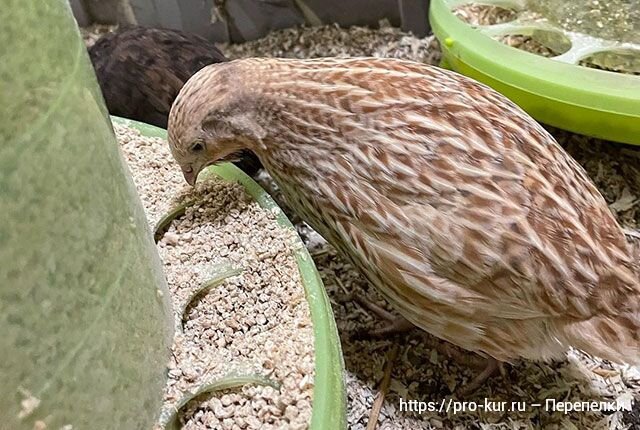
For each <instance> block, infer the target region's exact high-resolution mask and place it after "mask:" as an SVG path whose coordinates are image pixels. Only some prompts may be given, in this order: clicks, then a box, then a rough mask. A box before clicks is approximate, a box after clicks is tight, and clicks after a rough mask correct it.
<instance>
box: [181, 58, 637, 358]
mask: <svg viewBox="0 0 640 430" xmlns="http://www.w3.org/2000/svg"><path fill="white" fill-rule="evenodd" d="M169 139H170V144H171V146H172V151H173V154H174V156H175V158H176V159H177V161H178V162H179V163H180V164H181V165H182V166H183V170H184V171H185V177H187V179H188V180H190V182H192V181H193V180H195V176H196V175H197V173H198V171H199V170H200V169H202V167H204V166H205V165H207V164H210V163H212V162H215V161H218V160H221V159H224V158H225V157H228V156H229V155H230V154H232V153H234V152H235V151H238V150H240V149H244V148H249V149H251V150H253V151H254V152H255V153H256V154H257V155H258V157H259V158H260V160H261V161H262V163H263V165H264V166H265V167H266V169H267V170H268V171H269V172H270V173H271V174H272V176H273V177H274V178H275V179H276V181H277V182H278V184H279V185H280V186H281V188H282V190H283V192H284V193H285V195H286V196H287V199H288V201H289V202H290V204H291V206H292V207H293V209H295V210H296V211H297V212H298V213H299V215H300V216H301V217H302V218H303V219H305V220H306V221H308V222H309V223H310V224H311V225H312V226H313V227H314V228H315V229H316V230H317V231H318V232H319V233H321V234H322V235H323V236H324V237H325V238H326V239H327V240H329V242H331V243H332V244H333V245H334V246H336V248H338V249H339V250H340V251H341V252H342V253H343V254H344V255H345V256H347V257H348V258H349V259H350V260H351V261H352V263H353V264H354V265H355V267H357V268H358V269H359V270H360V271H361V272H362V273H363V274H364V276H366V278H367V279H368V280H369V281H370V282H371V283H372V284H373V285H375V286H376V287H377V288H379V290H380V291H381V292H382V293H383V295H384V296H385V297H386V298H387V299H388V300H389V302H390V303H392V305H394V306H395V307H396V309H397V310H398V311H399V312H400V313H401V314H402V315H403V316H404V317H406V318H407V319H408V320H410V321H411V322H413V323H414V324H416V325H417V326H419V327H421V328H423V329H424V330H426V331H428V332H430V333H432V334H434V335H436V336H438V337H440V338H442V339H445V340H447V341H450V342H452V343H454V344H456V345H459V346H461V347H463V348H465V349H468V350H471V351H476V352H479V353H482V354H486V355H489V356H491V357H494V358H496V359H498V360H503V361H511V360H513V359H516V358H519V357H524V358H528V359H550V358H554V357H558V356H560V355H561V354H562V353H563V352H564V351H565V350H566V349H567V348H568V346H569V345H573V346H575V347H578V348H580V349H583V350H585V351H587V352H590V353H593V354H595V355H599V356H601V357H603V358H607V359H611V360H614V361H618V362H629V363H639V362H640V282H639V281H638V273H639V266H638V262H637V261H636V260H635V259H634V258H633V257H632V250H631V249H630V247H629V245H628V244H627V242H626V240H625V237H624V235H623V232H622V230H621V228H620V227H619V226H618V225H617V223H616V221H615V219H614V218H613V216H612V214H611V213H610V212H609V210H608V208H607V205H606V203H605V201H604V199H603V198H602V196H601V195H600V194H599V192H598V191H597V189H596V188H595V186H594V185H593V184H592V183H591V182H590V180H589V178H588V177H587V175H586V173H585V172H584V170H583V169H582V168H581V167H580V166H579V165H578V164H577V163H576V162H575V161H574V160H573V159H572V158H571V157H570V156H569V155H568V154H566V152H565V151H564V150H563V149H562V148H561V147H560V146H559V145H558V144H557V143H556V142H555V141H554V139H553V138H552V137H551V135H549V134H548V133H547V132H546V131H545V130H544V129H543V128H542V127H541V126H540V125H539V124H537V123H536V122H535V121H534V120H533V119H532V118H530V117H529V116H528V115H527V114H525V113H524V112H523V111H522V110H520V109H519V108H518V107H517V106H515V105H514V104H513V103H511V102H510V101H509V100H507V99H506V98H505V97H503V96H501V95H500V94H498V93H497V92H495V91H493V90H491V89H490V88H488V87H486V86H484V85H481V84H479V83H477V82H475V81H473V80H470V79H468V78H466V77H463V76H461V75H458V74H455V73H452V72H449V71H445V70H442V69H439V68H435V67H431V66H427V65H423V64H418V63H412V62H407V61H400V60H392V59H374V58H361V59H319V60H277V59H247V60H239V61H234V62H231V63H228V64H225V65H215V66H210V67H207V68H205V69H204V70H202V71H201V72H199V73H198V74H197V75H195V76H194V77H193V78H192V79H191V80H190V81H189V82H188V83H187V84H186V85H185V87H184V88H183V90H182V91H181V93H180V95H179V96H178V98H177V100H176V102H175V103H174V105H173V108H172V111H171V115H170V119H169ZM194 142H200V143H201V144H202V145H203V146H204V149H203V150H201V151H191V150H190V148H191V147H192V145H193V144H194Z"/></svg>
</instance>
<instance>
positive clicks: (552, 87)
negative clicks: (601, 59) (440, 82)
mask: <svg viewBox="0 0 640 430" xmlns="http://www.w3.org/2000/svg"><path fill="white" fill-rule="evenodd" d="M469 3H476V4H482V5H495V6H500V7H503V8H512V9H515V10H522V9H523V8H524V7H525V4H524V2H523V1H517V0H512V1H508V0H502V1H500V0H492V1H487V0H484V1H477V2H471V1H469V0H431V8H430V20H431V26H432V28H433V31H434V33H435V35H436V37H437V38H438V39H439V40H440V42H441V44H442V50H443V56H444V58H443V66H445V67H449V68H452V69H453V70H455V71H457V72H460V73H463V74H465V75H467V76H470V77H472V78H474V79H477V80H478V81H481V82H484V83H485V84H487V85H489V86H491V87H492V88H494V89H496V90H497V91H499V92H501V93H502V94H504V95H505V96H507V97H509V98H510V99H511V100H513V101H514V102H515V103H517V104H518V105H519V106H520V107H522V108H523V109H524V110H526V111H527V112H528V113H529V114H530V115H531V116H533V117H534V118H536V119H537V120H538V121H540V122H543V123H546V124H549V125H553V126H556V127H559V128H563V129H565V130H569V131H572V132H576V133H581V134H585V135H589V136H593V137H598V138H601V139H606V140H613V141H617V142H623V143H630V144H635V145H640V76H637V75H633V74H626V73H617V72H611V71H606V70H599V69H594V68H589V67H583V66H580V65H578V63H579V62H580V61H582V60H583V59H585V58H587V57H590V56H593V55H594V54H595V55H600V54H607V53H617V54H619V55H620V56H621V58H625V61H626V62H627V63H628V64H630V67H632V69H631V70H630V71H631V72H635V73H637V71H636V70H635V69H633V68H634V67H637V65H638V61H640V60H639V59H640V46H639V45H637V44H635V43H630V42H617V41H610V40H605V39H601V38H599V37H597V36H590V35H586V34H584V33H579V32H573V31H569V30H566V29H562V28H560V27H557V26H556V25H554V24H553V23H551V22H548V21H539V22H538V21H535V20H526V19H516V20H514V21H511V22H507V23H501V24H496V25H487V26H475V27H474V26H471V25H469V24H467V23H465V22H463V21H462V20H460V19H459V18H458V17H456V16H455V15H454V13H453V12H452V11H453V9H455V8H456V7H458V6H461V5H464V4H469ZM536 32H537V33H538V34H540V33H541V32H546V33H549V34H556V35H558V36H559V37H557V38H556V39H558V40H563V41H567V42H568V43H567V45H568V44H570V47H569V48H568V49H565V50H563V51H564V52H562V53H561V54H560V55H558V56H555V57H543V56H539V55H536V54H533V53H529V52H525V51H522V50H519V49H516V48H513V47H510V46H507V45H505V44H503V43H501V42H500V41H498V40H496V39H494V38H493V37H497V36H504V35H524V36H531V35H534V34H536Z"/></svg>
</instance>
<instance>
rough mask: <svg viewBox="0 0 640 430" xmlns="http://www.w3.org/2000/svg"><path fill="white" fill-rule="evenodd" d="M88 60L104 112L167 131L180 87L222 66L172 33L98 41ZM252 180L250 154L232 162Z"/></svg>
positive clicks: (134, 31) (128, 33)
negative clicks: (203, 71) (209, 67)
mask: <svg viewBox="0 0 640 430" xmlns="http://www.w3.org/2000/svg"><path fill="white" fill-rule="evenodd" d="M89 56H90V57H91V62H92V63H93V67H94V69H95V72H96V76H97V78H98V82H99V83H100V88H101V89H102V94H103V96H104V99H105V102H106V104H107V108H108V109H109V113H110V114H112V115H117V116H121V117H124V118H129V119H133V120H136V121H141V122H145V123H147V124H152V125H155V126H157V127H161V128H167V120H168V118H169V111H170V109H171V104H172V103H173V101H174V100H175V98H176V96H177V95H178V92H179V91H180V89H181V88H182V86H183V85H184V83H185V82H186V81H187V80H188V79H189V78H190V77H191V76H192V75H193V74H195V73H196V72H197V71H198V70H200V69H202V68H203V67H204V66H206V65H209V64H213V63H221V62H224V61H227V59H226V57H225V56H224V55H223V54H222V52H220V50H219V49H218V48H217V47H216V46H215V45H214V44H213V43H210V42H208V41H207V40H206V39H204V38H202V37H199V36H196V35H194V34H189V33H184V32H181V31H177V30H169V29H159V28H144V27H129V28H123V29H120V30H116V31H115V32H113V33H109V34H107V35H105V36H103V37H101V38H100V39H99V40H98V41H97V42H96V43H95V44H94V45H93V46H92V47H91V48H89ZM236 164H237V165H238V166H239V167H240V168H241V169H242V170H244V171H245V172H246V173H248V174H250V175H252V174H254V173H256V171H257V170H258V169H259V168H260V163H259V161H258V159H257V158H256V157H255V156H254V155H253V154H251V153H249V152H246V153H243V154H242V157H241V160H240V161H239V162H237V163H236Z"/></svg>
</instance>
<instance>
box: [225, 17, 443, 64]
mask: <svg viewBox="0 0 640 430" xmlns="http://www.w3.org/2000/svg"><path fill="white" fill-rule="evenodd" d="M437 46H438V41H437V40H436V38H435V37H434V36H428V37H425V38H422V39H420V38H417V37H415V36H413V35H412V34H411V33H406V32H403V31H401V30H399V29H398V28H395V27H391V26H389V24H388V23H387V22H386V21H381V23H380V28H379V29H373V28H368V27H358V26H354V27H350V28H341V27H339V26H338V25H325V26H322V27H296V28H288V29H285V30H280V31H274V32H272V33H270V34H268V35H267V36H265V37H264V38H262V39H258V40H255V41H251V42H246V43H242V44H236V45H221V47H220V49H221V50H222V52H224V54H225V55H226V56H228V57H229V58H232V59H235V58H243V57H282V58H316V57H369V56H373V57H391V58H405V59H411V60H414V61H418V62H422V63H428V64H437V63H438V62H439V61H440V50H439V49H437Z"/></svg>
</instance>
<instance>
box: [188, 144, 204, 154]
mask: <svg viewBox="0 0 640 430" xmlns="http://www.w3.org/2000/svg"><path fill="white" fill-rule="evenodd" d="M203 149H204V145H203V144H202V143H200V142H198V143H196V144H194V145H193V146H192V147H191V151H192V152H200V151H202V150H203Z"/></svg>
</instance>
